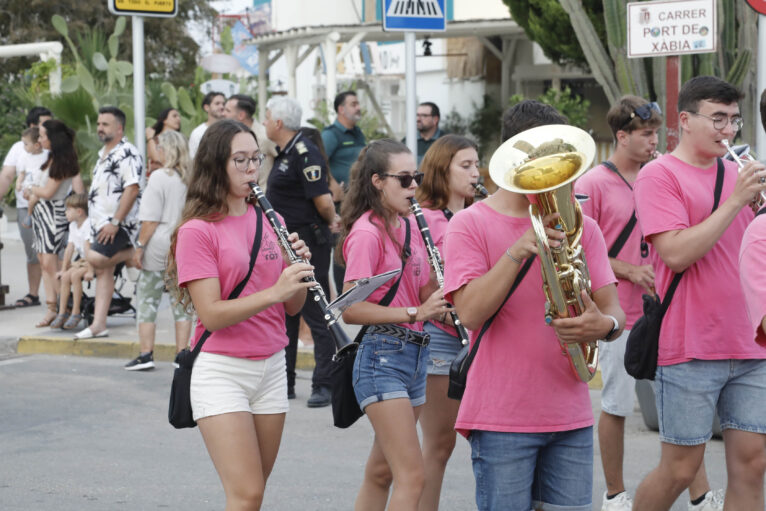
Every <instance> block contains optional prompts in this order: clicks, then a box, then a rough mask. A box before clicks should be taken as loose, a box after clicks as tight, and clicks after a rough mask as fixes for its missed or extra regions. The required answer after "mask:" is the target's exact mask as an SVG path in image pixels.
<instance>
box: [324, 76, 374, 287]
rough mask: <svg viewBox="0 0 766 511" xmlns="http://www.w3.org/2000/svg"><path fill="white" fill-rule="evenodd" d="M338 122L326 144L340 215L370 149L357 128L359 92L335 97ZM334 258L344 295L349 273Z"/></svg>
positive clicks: (327, 135) (335, 276)
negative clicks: (356, 166) (353, 168)
mask: <svg viewBox="0 0 766 511" xmlns="http://www.w3.org/2000/svg"><path fill="white" fill-rule="evenodd" d="M333 106H334V107H335V113H336V114H337V118H336V119H335V122H334V123H332V124H331V125H329V126H327V127H326V128H325V129H323V130H322V142H323V143H324V149H325V151H326V153H327V160H328V165H329V168H330V175H331V176H332V178H333V179H334V180H335V181H336V182H337V186H335V185H334V184H333V183H331V184H330V190H331V191H332V194H333V201H334V202H335V211H336V212H338V213H340V204H341V201H342V200H343V194H344V193H345V187H346V186H347V184H348V183H349V180H350V175H351V165H353V164H354V162H355V161H356V159H357V157H358V156H359V152H360V151H361V150H362V149H363V148H364V146H365V145H367V140H366V139H365V138H364V133H362V130H361V129H359V126H357V124H358V123H359V121H360V120H361V119H362V107H361V106H359V99H358V98H357V96H356V92H354V91H352V90H347V91H344V92H341V93H340V94H338V95H337V96H335V101H334V103H333ZM337 243H338V234H337V233H336V234H334V235H333V246H335V245H336V244H337ZM336 259H337V258H333V265H332V273H333V280H334V281H335V290H336V291H337V292H338V293H340V291H341V289H343V278H344V275H345V269H344V267H343V266H342V265H340V264H338V263H337V262H336Z"/></svg>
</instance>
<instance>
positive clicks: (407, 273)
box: [343, 211, 429, 331]
mask: <svg viewBox="0 0 766 511" xmlns="http://www.w3.org/2000/svg"><path fill="white" fill-rule="evenodd" d="M399 220H400V222H399V228H397V229H392V232H393V235H394V237H395V238H396V240H397V241H398V242H399V246H400V247H401V246H403V245H404V238H405V227H404V222H409V223H410V252H411V255H410V257H409V258H408V259H407V264H405V265H404V275H402V280H401V282H400V283H399V289H398V290H397V291H396V295H395V296H394V299H393V300H392V301H391V303H390V304H389V306H390V307H416V306H418V305H420V294H419V293H420V288H421V287H423V286H425V285H426V284H428V278H429V266H428V258H427V256H426V248H425V245H423V240H422V239H421V237H420V231H418V228H417V225H416V224H415V219H414V218H412V216H411V215H410V216H409V217H407V218H402V217H400V218H399ZM379 222H380V225H381V227H378V226H377V225H375V224H373V223H371V222H370V211H367V212H365V213H364V214H362V216H360V217H359V219H358V220H357V221H356V222H354V226H353V227H352V228H351V232H350V233H349V234H348V236H347V237H346V240H345V241H344V242H343V258H344V259H345V260H346V277H345V279H346V280H345V281H346V282H351V281H355V280H359V279H361V278H365V277H372V276H373V275H378V274H380V273H383V272H387V271H391V270H401V269H402V260H401V258H400V257H399V254H400V253H401V251H400V249H398V248H397V247H396V245H394V242H393V241H391V238H389V237H388V234H386V231H385V230H384V228H383V227H382V221H379ZM397 278H399V277H398V275H397V276H396V277H394V278H392V279H391V280H389V281H388V282H386V283H385V284H384V285H382V286H380V287H379V288H378V289H376V290H375V292H374V293H372V294H371V295H370V296H369V298H367V301H368V302H371V303H378V302H380V300H381V299H383V297H384V296H385V295H386V293H387V292H388V290H389V289H391V286H393V285H394V283H395V282H396V279H397ZM399 325H400V326H403V327H405V328H411V329H412V330H417V331H422V330H423V323H422V322H417V323H413V324H410V323H399Z"/></svg>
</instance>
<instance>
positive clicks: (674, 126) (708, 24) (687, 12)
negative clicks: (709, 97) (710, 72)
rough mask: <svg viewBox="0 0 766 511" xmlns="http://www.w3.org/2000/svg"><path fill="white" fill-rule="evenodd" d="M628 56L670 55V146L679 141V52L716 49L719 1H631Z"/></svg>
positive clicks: (668, 62)
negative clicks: (717, 4) (717, 2)
mask: <svg viewBox="0 0 766 511" xmlns="http://www.w3.org/2000/svg"><path fill="white" fill-rule="evenodd" d="M627 12H628V58H640V57H661V56H667V63H666V77H665V82H666V83H667V91H666V98H667V102H666V105H665V122H666V125H667V128H668V134H667V149H668V151H672V150H673V149H675V147H676V145H677V144H678V135H679V133H678V105H677V104H678V89H679V85H680V84H679V58H678V56H679V55H682V54H689V53H711V52H715V51H716V44H717V39H718V38H717V28H716V27H717V25H716V3H715V0H681V1H664V0H663V1H658V2H632V3H629V4H628V11H627Z"/></svg>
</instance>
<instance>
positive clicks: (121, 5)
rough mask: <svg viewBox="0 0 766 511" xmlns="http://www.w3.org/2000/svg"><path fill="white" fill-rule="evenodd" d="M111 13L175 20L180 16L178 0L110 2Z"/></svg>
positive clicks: (124, 0)
mask: <svg viewBox="0 0 766 511" xmlns="http://www.w3.org/2000/svg"><path fill="white" fill-rule="evenodd" d="M109 12H111V13H112V14H116V15H118V16H120V15H122V16H146V17H150V18H173V17H174V16H175V15H176V14H178V0H109Z"/></svg>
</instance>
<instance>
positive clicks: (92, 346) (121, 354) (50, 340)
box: [16, 336, 314, 369]
mask: <svg viewBox="0 0 766 511" xmlns="http://www.w3.org/2000/svg"><path fill="white" fill-rule="evenodd" d="M16 352H17V353H19V354H23V355H33V354H47V355H75V356H80V357H103V358H122V359H126V360H129V359H132V358H134V357H135V356H136V355H137V354H138V352H139V344H138V342H137V341H129V340H119V339H82V340H75V339H66V338H62V337H45V336H24V337H21V338H20V339H19V342H18V344H17V345H16ZM175 356H176V348H175V346H173V345H170V344H156V345H155V346H154V360H155V361H159V362H172V361H173V360H174V359H175ZM295 367H296V369H313V368H314V350H313V349H309V348H300V349H298V357H297V361H296V363H295Z"/></svg>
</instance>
